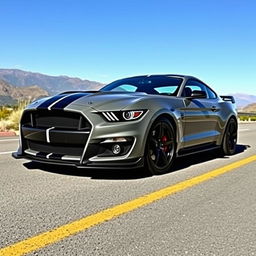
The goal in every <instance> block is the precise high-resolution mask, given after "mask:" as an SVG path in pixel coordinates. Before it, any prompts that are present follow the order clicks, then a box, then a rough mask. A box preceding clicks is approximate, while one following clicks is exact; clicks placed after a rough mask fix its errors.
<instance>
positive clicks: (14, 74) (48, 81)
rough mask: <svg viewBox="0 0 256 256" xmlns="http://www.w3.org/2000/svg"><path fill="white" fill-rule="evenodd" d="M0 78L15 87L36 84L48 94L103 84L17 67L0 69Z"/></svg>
mask: <svg viewBox="0 0 256 256" xmlns="http://www.w3.org/2000/svg"><path fill="white" fill-rule="evenodd" d="M0 79H2V80H4V81H6V82H8V83H9V84H12V85H14V86H17V87H24V86H30V85H35V84H36V85H38V86H39V87H41V88H42V89H44V90H46V91H47V92H49V94H50V95H53V94H57V93H60V92H63V91H72V90H95V89H96V90H97V89H99V88H101V87H102V86H103V84H101V83H99V82H94V81H89V80H82V79H80V78H74V77H68V76H49V75H44V74H40V73H34V72H28V71H23V70H18V69H0Z"/></svg>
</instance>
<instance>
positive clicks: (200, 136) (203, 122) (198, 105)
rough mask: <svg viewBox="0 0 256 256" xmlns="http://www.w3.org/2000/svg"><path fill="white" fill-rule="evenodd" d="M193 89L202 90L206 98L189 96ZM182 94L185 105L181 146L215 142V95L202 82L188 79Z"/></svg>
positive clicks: (216, 117) (216, 119) (216, 104)
mask: <svg viewBox="0 0 256 256" xmlns="http://www.w3.org/2000/svg"><path fill="white" fill-rule="evenodd" d="M195 91H204V92H205V94H206V98H190V97H189V96H191V94H192V93H193V92H195ZM189 94H190V95H189ZM182 96H183V97H184V105H185V109H184V112H183V132H184V137H183V147H191V146H197V145H200V144H205V143H214V142H216V140H217V137H218V135H219V133H218V131H217V123H218V115H217V113H218V110H219V109H218V98H217V95H216V94H215V93H214V92H213V91H211V90H210V89H209V88H208V87H207V86H206V85H205V84H203V83H202V82H200V81H197V80H194V79H189V80H188V81H187V82H186V84H185V86H184V90H183V93H182Z"/></svg>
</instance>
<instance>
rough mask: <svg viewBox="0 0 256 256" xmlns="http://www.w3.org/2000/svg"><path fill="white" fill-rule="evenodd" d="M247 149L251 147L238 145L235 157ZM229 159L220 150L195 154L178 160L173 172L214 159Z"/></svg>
mask: <svg viewBox="0 0 256 256" xmlns="http://www.w3.org/2000/svg"><path fill="white" fill-rule="evenodd" d="M247 148H250V146H249V145H241V144H238V145H237V146H236V152H235V154H234V155H238V154H241V153H243V152H244V151H245V150H246V149H247ZM224 158H227V159H228V158H229V156H225V155H222V154H221V153H220V151H219V150H212V151H207V152H203V153H195V154H193V155H189V156H184V157H180V158H177V159H176V161H175V164H174V168H173V170H172V172H175V171H179V170H181V169H185V168H188V167H190V166H192V165H196V164H200V163H204V162H208V161H211V160H214V159H224Z"/></svg>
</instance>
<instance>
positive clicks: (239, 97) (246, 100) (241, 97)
mask: <svg viewBox="0 0 256 256" xmlns="http://www.w3.org/2000/svg"><path fill="white" fill-rule="evenodd" d="M230 95H232V96H234V97H235V100H236V105H237V107H238V108H239V109H242V108H243V107H245V106H247V105H249V104H252V103H256V96H255V95H249V94H245V93H231V94H230Z"/></svg>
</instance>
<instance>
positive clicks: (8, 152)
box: [0, 151, 14, 155]
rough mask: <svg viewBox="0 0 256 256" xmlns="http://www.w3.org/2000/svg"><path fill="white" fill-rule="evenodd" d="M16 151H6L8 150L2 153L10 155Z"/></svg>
mask: <svg viewBox="0 0 256 256" xmlns="http://www.w3.org/2000/svg"><path fill="white" fill-rule="evenodd" d="M13 152H14V151H6V152H0V155H8V154H11V153H13Z"/></svg>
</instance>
